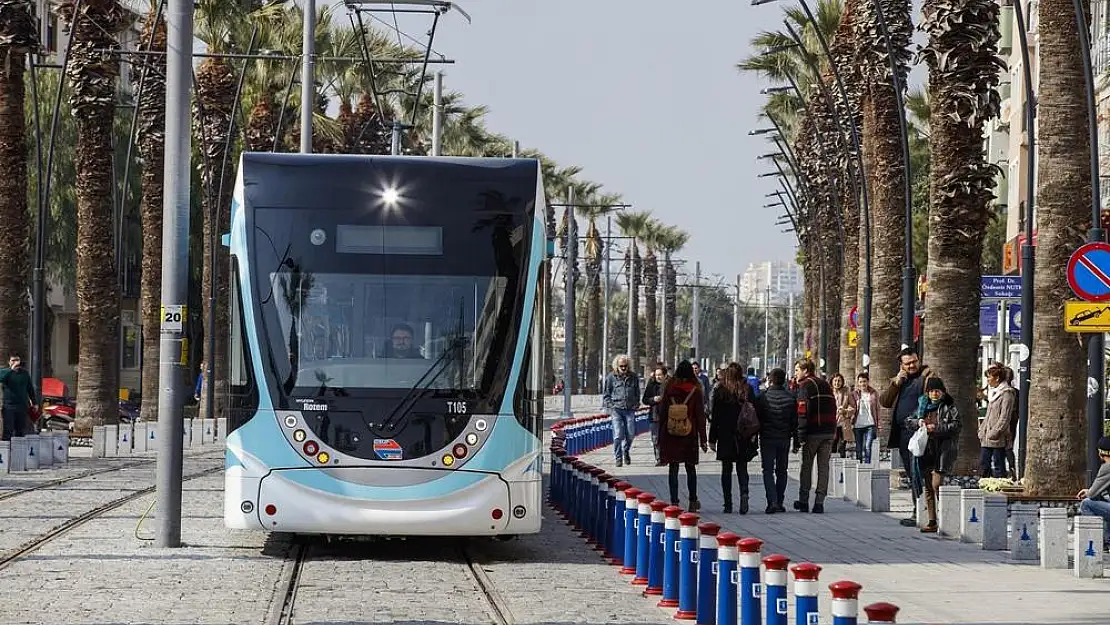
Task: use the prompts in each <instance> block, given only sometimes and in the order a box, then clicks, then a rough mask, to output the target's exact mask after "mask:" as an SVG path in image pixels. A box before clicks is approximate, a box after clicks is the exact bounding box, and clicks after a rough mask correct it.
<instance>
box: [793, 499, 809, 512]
mask: <svg viewBox="0 0 1110 625" xmlns="http://www.w3.org/2000/svg"><path fill="white" fill-rule="evenodd" d="M794 509H795V510H797V511H798V512H809V497H806V498H805V499H799V500H797V501H795V502H794Z"/></svg>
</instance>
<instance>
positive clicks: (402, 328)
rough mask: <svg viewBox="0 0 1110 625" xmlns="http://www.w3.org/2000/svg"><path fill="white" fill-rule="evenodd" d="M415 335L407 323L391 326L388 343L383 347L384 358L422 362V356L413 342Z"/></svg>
mask: <svg viewBox="0 0 1110 625" xmlns="http://www.w3.org/2000/svg"><path fill="white" fill-rule="evenodd" d="M415 335H416V333H415V332H413V330H412V326H410V325H409V324H407V323H398V324H397V325H395V326H393V330H392V331H390V333H389V342H388V343H386V346H385V352H384V354H385V357H386V358H413V359H421V360H423V359H424V356H423V355H422V354H421V353H420V349H419V348H418V347H417V346H416V344H415V342H414V341H413V337H414V336H415Z"/></svg>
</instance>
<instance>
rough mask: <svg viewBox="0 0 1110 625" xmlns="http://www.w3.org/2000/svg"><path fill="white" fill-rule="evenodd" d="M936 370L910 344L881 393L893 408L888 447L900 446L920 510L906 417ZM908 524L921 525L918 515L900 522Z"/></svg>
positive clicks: (886, 404) (885, 403)
mask: <svg viewBox="0 0 1110 625" xmlns="http://www.w3.org/2000/svg"><path fill="white" fill-rule="evenodd" d="M932 375H933V372H932V371H930V370H929V367H927V366H925V365H923V364H921V356H919V355H918V353H917V350H915V349H914V348H912V347H907V348H905V349H903V350H902V351H901V352H899V353H898V375H896V376H894V377H893V378H891V379H890V383H889V384H888V385H887V388H886V390H884V391H883V392H882V393H881V394H880V395H879V404H881V405H882V407H883V408H888V409H890V411H891V413H890V435H889V436H888V437H887V442H886V446H887V447H889V448H890V449H897V450H898V453H899V456H900V457H901V460H902V468H903V470H904V471H905V472H906V476H907V477H908V478H910V480H909V481H910V495H911V498H912V500H913V509H914V510H916V509H917V498H918V497H919V496H920V495H921V492H920V491H919V490H918V489H916V488H914V487H913V479H912V476H911V475H910V471H911V469H912V467H913V454H912V453H910V448H909V444H910V437H912V436H913V432H911V431H909V430H907V429H906V427H905V424H906V419H909V418H910V417H912V416H913V415H914V414H916V413H917V404H918V402H919V401H920V400H921V396H922V395H924V394H925V380H926V379H928V378H930V377H932ZM899 523H900V524H902V525H903V526H905V527H913V526H915V525H917V518H916V517H915V516H913V515H912V514H911V516H910V517H908V518H905V519H902V520H901V521H899Z"/></svg>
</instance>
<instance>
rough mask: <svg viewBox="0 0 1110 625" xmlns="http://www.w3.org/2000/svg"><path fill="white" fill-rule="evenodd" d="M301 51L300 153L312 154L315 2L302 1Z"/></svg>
mask: <svg viewBox="0 0 1110 625" xmlns="http://www.w3.org/2000/svg"><path fill="white" fill-rule="evenodd" d="M301 50H302V54H301V153H302V154H312V111H313V110H314V109H315V108H316V107H315V100H316V67H315V66H316V0H304V32H303V33H301Z"/></svg>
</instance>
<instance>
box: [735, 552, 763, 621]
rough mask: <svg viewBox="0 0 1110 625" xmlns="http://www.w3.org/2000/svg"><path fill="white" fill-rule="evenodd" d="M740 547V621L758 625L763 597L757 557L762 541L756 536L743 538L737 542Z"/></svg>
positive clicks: (760, 619)
mask: <svg viewBox="0 0 1110 625" xmlns="http://www.w3.org/2000/svg"><path fill="white" fill-rule="evenodd" d="M737 547H738V548H739V549H740V556H739V559H740V587H739V588H738V589H737V591H736V592H737V594H739V595H740V622H741V623H743V624H744V625H760V624H761V623H762V622H763V614H762V613H761V610H760V605H761V602H762V599H763V584H761V583H760V582H759V559H760V555H761V554H760V549H762V548H763V541H762V540H759V539H758V538H745V539H743V540H741V541H740V542H739V543H737Z"/></svg>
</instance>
